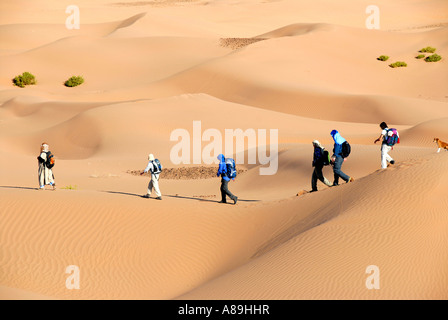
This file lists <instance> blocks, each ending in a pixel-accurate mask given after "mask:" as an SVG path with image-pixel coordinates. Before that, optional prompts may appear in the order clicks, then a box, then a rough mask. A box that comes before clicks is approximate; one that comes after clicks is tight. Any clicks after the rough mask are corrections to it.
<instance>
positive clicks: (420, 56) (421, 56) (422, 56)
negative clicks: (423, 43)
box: [415, 54, 425, 59]
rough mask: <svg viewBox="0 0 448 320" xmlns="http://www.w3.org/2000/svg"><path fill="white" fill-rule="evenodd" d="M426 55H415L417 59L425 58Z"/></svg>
mask: <svg viewBox="0 0 448 320" xmlns="http://www.w3.org/2000/svg"><path fill="white" fill-rule="evenodd" d="M424 57H425V55H424V54H419V55H418V56H416V57H415V59H423V58H424Z"/></svg>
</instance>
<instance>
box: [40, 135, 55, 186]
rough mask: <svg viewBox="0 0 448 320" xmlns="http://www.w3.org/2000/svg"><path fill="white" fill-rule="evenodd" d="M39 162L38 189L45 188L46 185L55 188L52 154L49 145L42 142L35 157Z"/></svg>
mask: <svg viewBox="0 0 448 320" xmlns="http://www.w3.org/2000/svg"><path fill="white" fill-rule="evenodd" d="M37 161H38V163H39V171H38V177H39V190H45V186H46V185H48V184H49V185H50V186H52V187H53V190H56V184H55V182H54V175H53V167H54V163H55V161H54V156H53V154H52V153H51V151H50V147H49V145H48V144H47V143H46V142H44V143H42V145H41V146H40V154H39V156H38V157H37Z"/></svg>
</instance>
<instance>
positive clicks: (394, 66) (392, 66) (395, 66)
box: [389, 61, 408, 68]
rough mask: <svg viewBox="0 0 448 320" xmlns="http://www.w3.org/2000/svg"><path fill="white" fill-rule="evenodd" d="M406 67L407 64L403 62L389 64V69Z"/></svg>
mask: <svg viewBox="0 0 448 320" xmlns="http://www.w3.org/2000/svg"><path fill="white" fill-rule="evenodd" d="M407 66H408V65H407V63H406V62H403V61H397V62H394V63H391V64H390V65H389V67H391V68H400V67H407Z"/></svg>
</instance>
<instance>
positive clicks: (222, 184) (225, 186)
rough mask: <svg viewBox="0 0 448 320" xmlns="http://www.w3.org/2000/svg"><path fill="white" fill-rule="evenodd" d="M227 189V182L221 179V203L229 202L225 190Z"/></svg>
mask: <svg viewBox="0 0 448 320" xmlns="http://www.w3.org/2000/svg"><path fill="white" fill-rule="evenodd" d="M226 188H227V181H226V180H224V179H221V189H220V190H221V202H227V199H226V191H225V189H226Z"/></svg>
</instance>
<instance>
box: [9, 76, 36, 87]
mask: <svg viewBox="0 0 448 320" xmlns="http://www.w3.org/2000/svg"><path fill="white" fill-rule="evenodd" d="M12 82H13V83H14V85H16V86H18V87H20V88H25V86H28V85H33V84H36V77H34V75H32V74H31V73H29V72H24V73H22V74H21V75H18V76H17V77H15V78H14V79H13V80H12Z"/></svg>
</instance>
